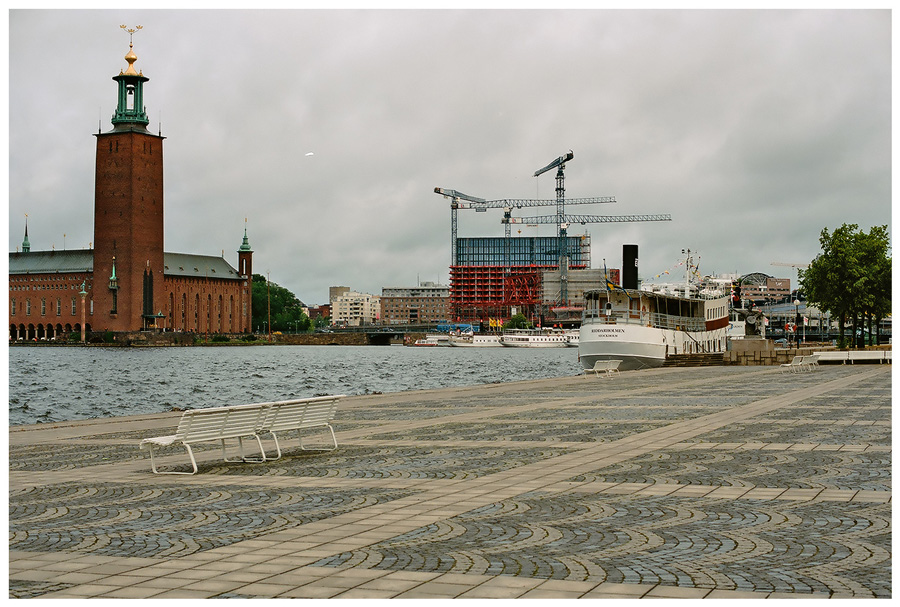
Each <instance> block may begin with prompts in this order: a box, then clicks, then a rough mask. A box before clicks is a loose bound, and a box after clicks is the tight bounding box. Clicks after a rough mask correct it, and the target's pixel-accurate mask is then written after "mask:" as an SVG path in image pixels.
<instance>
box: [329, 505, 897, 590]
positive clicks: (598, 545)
mask: <svg viewBox="0 0 900 607" xmlns="http://www.w3.org/2000/svg"><path fill="white" fill-rule="evenodd" d="M890 516H891V513H890V505H889V504H875V505H873V504H859V503H835V502H787V501H785V502H781V501H764V500H717V499H710V498H700V499H690V498H680V499H679V498H672V497H668V498H663V497H642V498H640V497H634V496H616V495H610V496H603V495H571V494H565V495H559V494H554V495H547V494H541V493H539V492H535V493H530V494H523V495H521V496H519V497H518V498H516V499H512V500H506V501H502V502H497V503H494V504H491V505H489V506H486V507H483V508H478V509H475V510H472V511H470V512H467V513H465V514H463V515H461V516H457V517H453V518H451V519H448V520H444V521H440V522H438V523H435V524H432V525H428V526H425V527H421V528H419V529H416V530H414V531H411V532H409V533H405V534H402V535H399V536H397V537H394V538H391V539H390V540H388V541H384V542H380V543H378V544H374V545H371V546H368V547H366V548H363V549H360V550H355V551H350V552H345V553H342V554H339V555H335V556H332V557H328V558H324V559H322V560H320V561H318V562H317V563H315V565H317V566H332V567H348V566H354V567H363V568H368V569H373V568H377V569H391V570H407V571H422V572H439V573H440V572H454V573H468V574H483V575H510V576H517V577H532V578H547V579H565V580H580V581H592V582H610V583H626V584H662V585H666V586H679V587H687V588H716V589H721V590H739V591H757V592H759V591H766V592H792V593H807V594H808V593H825V594H830V593H839V594H842V595H856V596H878V597H890V593H891V590H890V565H891V559H890V542H891V533H890Z"/></svg>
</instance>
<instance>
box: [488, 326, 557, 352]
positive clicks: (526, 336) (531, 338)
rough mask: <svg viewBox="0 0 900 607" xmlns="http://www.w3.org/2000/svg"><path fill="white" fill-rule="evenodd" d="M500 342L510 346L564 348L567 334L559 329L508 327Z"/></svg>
mask: <svg viewBox="0 0 900 607" xmlns="http://www.w3.org/2000/svg"><path fill="white" fill-rule="evenodd" d="M500 344H501V345H504V346H507V347H510V348H566V347H568V346H569V336H568V335H567V334H566V332H565V331H561V330H559V329H510V330H508V331H504V332H503V336H502V337H501V338H500Z"/></svg>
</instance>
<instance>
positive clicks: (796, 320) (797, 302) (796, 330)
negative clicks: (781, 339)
mask: <svg viewBox="0 0 900 607" xmlns="http://www.w3.org/2000/svg"><path fill="white" fill-rule="evenodd" d="M794 309H795V310H796V316H795V317H794V333H796V334H797V347H798V348H799V347H800V343H801V341H802V340H801V337H800V299H799V298H798V299H795V300H794ZM805 329H806V327H804V333H805V332H806V330H805Z"/></svg>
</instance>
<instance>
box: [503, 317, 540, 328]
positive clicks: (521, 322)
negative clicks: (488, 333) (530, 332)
mask: <svg viewBox="0 0 900 607" xmlns="http://www.w3.org/2000/svg"><path fill="white" fill-rule="evenodd" d="M533 326H534V325H532V324H531V323H530V322H528V318H527V317H526V316H525V315H524V314H516V315H514V316H513V317H512V318H510V319H509V320H507V321H506V322H505V323H503V329H504V330H506V329H531V328H533Z"/></svg>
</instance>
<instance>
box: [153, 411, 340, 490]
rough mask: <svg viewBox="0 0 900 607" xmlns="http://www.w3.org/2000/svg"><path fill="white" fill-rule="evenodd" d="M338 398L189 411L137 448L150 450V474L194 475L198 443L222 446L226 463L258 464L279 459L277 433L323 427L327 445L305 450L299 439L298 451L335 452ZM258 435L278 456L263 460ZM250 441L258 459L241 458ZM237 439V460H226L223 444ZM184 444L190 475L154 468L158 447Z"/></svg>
mask: <svg viewBox="0 0 900 607" xmlns="http://www.w3.org/2000/svg"><path fill="white" fill-rule="evenodd" d="M341 398H343V395H340V396H319V397H314V398H304V399H296V400H287V401H280V402H273V403H256V404H251V405H233V406H229V407H213V408H209V409H189V410H188V411H185V412H184V413H183V414H182V415H181V421H179V422H178V429H177V430H176V431H175V434H172V435H170V436H158V437H154V438H145V439H144V440H142V441H141V444H140V448H141V449H142V450H144V449H146V450H149V451H150V468H151V469H152V470H153V473H154V474H196V473H197V460H196V459H195V458H194V452H193V450H192V449H191V445H193V444H195V443H201V442H211V441H218V442H219V443H221V446H222V459H223V460H224V461H226V462H254V463H261V462H265V461H269V460H277V459H280V458H281V445H280V444H279V443H278V432H286V431H290V430H297V431H298V434H299V432H300V431H302V430H307V429H311V428H327V430H328V431H329V432H330V433H331V446H328V447H324V448H307V447H305V446H304V444H303V437H302V436H300V448H301V449H303V450H305V451H331V450H333V449H337V438H336V437H335V435H334V428H332V427H331V421H332V420H333V419H334V412H335V409H336V408H337V402H338V400H340V399H341ZM260 434H271V435H272V438H273V439H274V440H275V448H276V450H277V452H278V455H277V456H276V457H274V458H271V457H267V456H266V452H265V449H264V448H263V444H262V440H261V439H260V436H259V435H260ZM251 437H252V438H254V439H256V443H257V445H258V447H259V453H260V455H259V457H255V456H254V457H247V456H245V455H244V439H245V438H251ZM229 439H237V441H238V445H239V447H240V452H241V458H240V459H228V457H227V454H226V452H225V441H226V440H229ZM179 444H180V445H184V447H185V449H187V452H188V456H189V457H190V458H191V466H192V467H193V472H179V471H160V470H157V467H156V459H155V457H154V456H155V454H156V453H155V452H156V451H157V450H158V449H159V448H160V447H168V446H171V445H179Z"/></svg>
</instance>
